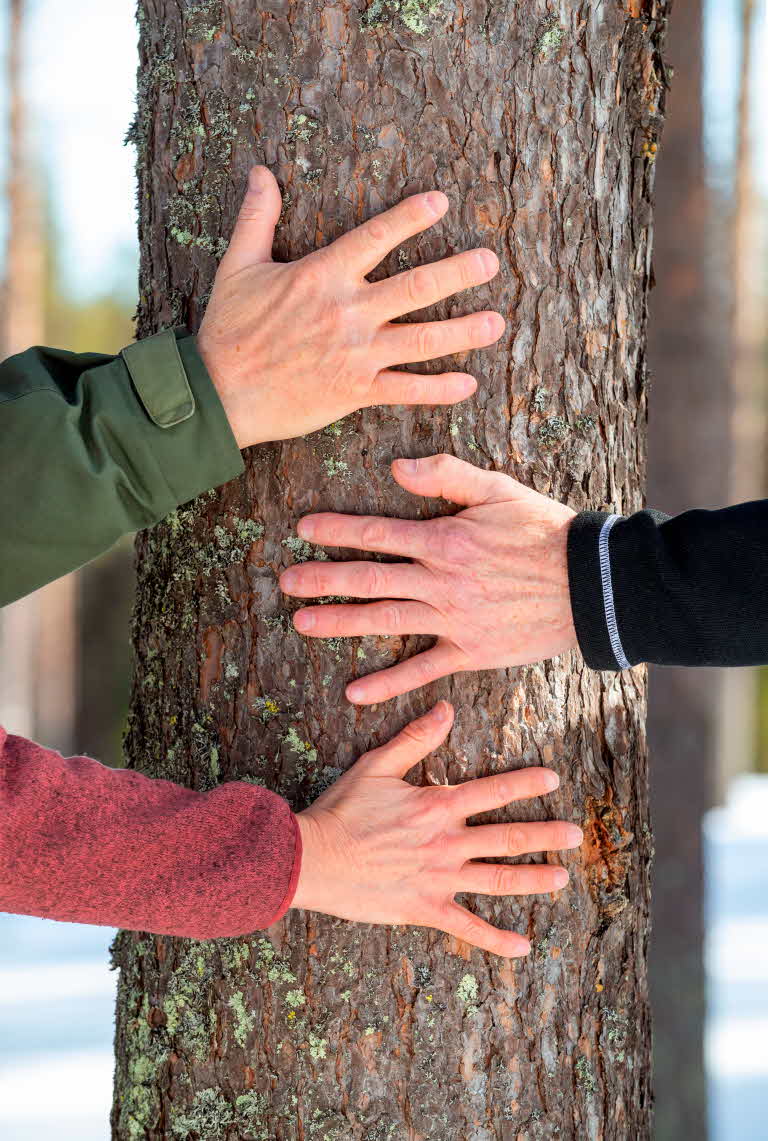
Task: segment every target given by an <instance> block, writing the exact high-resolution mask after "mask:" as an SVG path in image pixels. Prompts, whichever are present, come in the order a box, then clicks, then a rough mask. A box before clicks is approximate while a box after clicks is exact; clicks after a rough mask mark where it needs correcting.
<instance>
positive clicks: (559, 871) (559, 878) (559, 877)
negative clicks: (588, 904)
mask: <svg viewBox="0 0 768 1141" xmlns="http://www.w3.org/2000/svg"><path fill="white" fill-rule="evenodd" d="M552 879H553V880H554V882H555V888H556V889H557V888H561V887H565V885H566V884H567V883H568V880H569V879H570V876H569V875H568V872H567V871H566V870H565V868H555V874H554V875H553V877H552Z"/></svg>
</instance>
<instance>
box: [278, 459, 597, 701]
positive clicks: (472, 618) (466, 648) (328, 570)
mask: <svg viewBox="0 0 768 1141" xmlns="http://www.w3.org/2000/svg"><path fill="white" fill-rule="evenodd" d="M392 470H393V474H394V477H395V479H396V480H397V482H398V483H399V484H400V485H401V486H402V487H404V488H406V489H407V490H408V491H412V492H413V493H414V494H415V495H428V496H429V495H433V496H437V495H440V496H443V497H444V498H445V499H450V500H452V501H453V502H454V503H461V504H466V505H467V506H468V510H466V511H461V512H459V514H458V515H450V516H442V517H440V518H437V519H430V520H423V521H421V520H417V521H414V522H411V521H406V520H401V519H383V518H376V517H366V516H359V515H338V514H334V513H331V512H327V513H322V514H317V515H307V516H305V518H304V519H302V520H301V521H300V523H299V525H298V528H297V531H298V534H299V535H300V536H301V538H302V539H307V540H309V541H310V542H312V543H318V544H321V545H324V546H334V547H357V548H359V549H361V550H365V551H380V552H384V553H386V554H390V555H400V556H401V557H404V558H410V559H412V560H413V561H412V562H410V563H380V562H347V563H332V562H312V563H309V562H308V563H303V564H301V565H299V566H293V567H290V568H289V569H288V570H286V571H284V572H283V574H282V575H281V576H280V586H281V588H282V589H283V590H284V591H285V593H286V594H292V595H296V596H298V597H300V598H320V597H322V596H324V595H348V596H351V597H354V598H384V599H388V601H386V602H376V603H370V604H368V605H360V604H349V603H347V604H340V605H337V604H329V605H325V606H323V605H319V606H309V607H306V608H305V609H303V610H298V611H297V612H296V614H294V617H293V621H294V625H295V626H296V629H297V630H298V631H299V632H300V633H302V634H307V635H309V636H310V637H313V638H336V637H353V636H359V635H366V634H378V635H395V636H397V637H401V638H403V637H406V636H407V635H409V634H435V635H437V642H436V643H435V645H434V646H432V647H431V648H430V649H429V650H425V651H424V652H423V653H421V654H417V655H415V657H412V658H409V659H408V660H407V661H404V662H400V663H399V664H398V665H396V666H392V667H391V668H390V669H386V670H380V671H379V672H378V673H373V674H369V675H368V676H367V677H363V678H358V679H357V681H354V682H352V683H351V684H350V685H348V686H347V691H346V692H347V697H348V698H349V700H350V701H354V702H356V703H358V704H361V705H368V704H371V703H372V702H377V701H386V700H387V699H388V698H390V697H396V696H397V695H398V694H401V693H407V692H408V691H409V690H412V689H417V688H418V687H419V686H422V685H426V684H427V683H428V682H432V681H435V680H436V679H437V678H440V677H444V676H446V675H447V674H452V673H458V672H459V671H461V670H482V669H497V668H499V667H503V666H514V665H523V664H524V663H526V662H535V661H541V660H542V659H544V658H551V657H554V656H555V655H556V654H561V653H563V652H564V651H565V650H568V649H570V648H571V647H573V646H575V645H576V644H577V640H576V632H575V630H574V626H573V616H572V613H571V601H570V592H569V586H568V567H567V558H566V542H567V533H568V527H569V525H570V522H571V519H572V518H573V516H574V512H573V511H572V510H571V508H570V507H565V506H564V505H563V504H561V503H557V502H556V501H555V500H553V499H548V498H547V497H546V496H544V495H539V493H538V492H536V491H533V490H531V488H528V487H525V486H524V485H523V484H521V483H518V482H517V481H516V480H514V479H512V478H511V477H510V476H507V475H504V474H503V473H501V472H489V471H484V470H483V469H482V468H476V467H473V466H472V464H468V463H464V462H463V461H462V460H459V459H456V457H455V456H448V455H439V456H429V457H427V458H426V459H420V460H395V462H394V464H393V465H392Z"/></svg>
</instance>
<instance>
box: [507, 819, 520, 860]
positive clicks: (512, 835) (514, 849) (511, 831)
mask: <svg viewBox="0 0 768 1141" xmlns="http://www.w3.org/2000/svg"><path fill="white" fill-rule="evenodd" d="M504 847H505V848H506V849H507V851H508V852H509V854H510V856H519V855H520V854H521V853H522V852H524V851H525V829H524V828H523V826H522V825H521V824H507V826H506V834H505V837H504Z"/></svg>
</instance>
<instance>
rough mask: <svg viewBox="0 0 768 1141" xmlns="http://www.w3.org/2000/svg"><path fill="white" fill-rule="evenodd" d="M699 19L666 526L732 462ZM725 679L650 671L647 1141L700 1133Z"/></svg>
mask: <svg viewBox="0 0 768 1141" xmlns="http://www.w3.org/2000/svg"><path fill="white" fill-rule="evenodd" d="M702 15H703V5H702V3H701V2H700V0H689V2H688V3H686V4H682V5H680V6H679V9H676V11H675V20H674V22H673V27H672V30H671V32H670V38H669V43H668V56H669V61H670V63H672V64H673V65H674V79H673V81H672V91H671V94H670V98H669V106H668V113H667V123H666V126H665V129H664V156H663V159H662V160H661V167H660V170H659V178H658V183H657V195H656V198H657V223H656V226H655V241H654V267H655V271H656V278H657V284H656V288H655V289H654V290H653V292H652V294H651V334H650V344H649V356H650V362H651V373H652V383H651V386H650V395H649V419H650V436H649V461H648V498H649V502H650V503H651V504H652V506H654V507H658V508H661V509H662V510H664V511H668V512H670V513H671V514H674V513H677V512H679V511H686V510H688V509H689V508H691V507H722V506H724V505H725V503H726V501H727V495H726V492H725V490H724V489H726V488H727V487H728V471H729V459H730V437H731V431H730V417H731V408H730V403H731V402H730V393H729V365H728V360H729V354H728V342H729V338H728V337H727V336H724V335H723V330H724V329H727V327H728V322H729V315H728V312H727V302H726V299H725V297H724V296H723V294H722V291H720V290H718V289H717V288H716V287H715V281H716V278H715V271H714V269H713V262H714V257H713V252H714V241H713V237H712V232H713V226H712V222H713V207H712V204H711V203H710V201H709V194H708V190H707V186H706V181H705V177H704V148H703V140H702V106H701V89H702V75H701V71H702ZM733 672H736V673H742V672H743V671H733ZM723 679H724V671H720V670H707V669H697V670H692V669H685V668H682V667H679V668H669V667H665V668H664V669H657V670H654V669H651V671H650V680H649V704H648V739H649V744H650V753H651V763H652V767H653V783H652V796H651V807H652V811H653V820H654V826H655V827H654V833H655V840H656V861H655V875H654V893H653V906H652V916H653V930H654V938H653V943H652V948H651V961H650V965H651V969H650V981H651V1005H652V1009H653V1019H654V1034H653V1041H654V1050H653V1054H654V1076H655V1080H654V1088H655V1095H656V1097H655V1141H679V1139H680V1138H681V1137H684V1136H685V1135H686V1134H688V1135H690V1136H692V1137H696V1138H701V1139H702V1141H704V1138H705V1137H706V1135H707V1099H706V1084H705V1075H704V1012H705V999H704V959H703V940H704V917H703V905H704V899H703V894H704V892H703V886H704V885H703V867H702V833H701V823H702V817H703V815H704V813H705V812H706V810H707V809H708V808H710V807H711V806H712V803H713V796H714V789H715V783H716V782H715V772H716V767H717V744H718V737H717V719H718V714H719V712H720V709H721V702H722V700H723Z"/></svg>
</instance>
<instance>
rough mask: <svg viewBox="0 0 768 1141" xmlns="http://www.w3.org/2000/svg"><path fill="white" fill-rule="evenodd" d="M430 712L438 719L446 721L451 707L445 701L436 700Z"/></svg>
mask: <svg viewBox="0 0 768 1141" xmlns="http://www.w3.org/2000/svg"><path fill="white" fill-rule="evenodd" d="M432 712H433V713H434V715H435V717H436V718H437V720H438V721H447V720H448V718H449V717H450V715H451V707H450V706H449V704H448V702H447V701H438V703H437V705H436V706H435V708H434V709H433V710H432Z"/></svg>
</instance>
